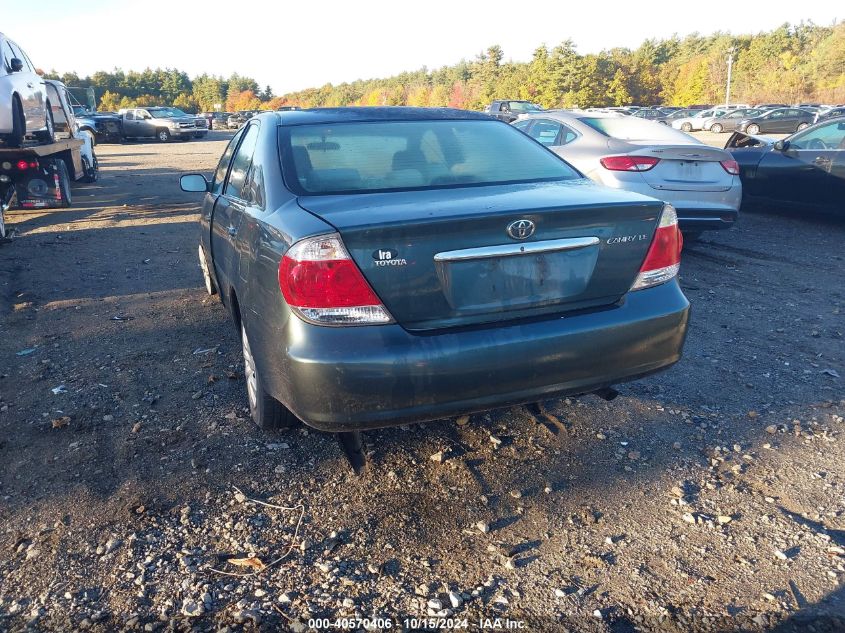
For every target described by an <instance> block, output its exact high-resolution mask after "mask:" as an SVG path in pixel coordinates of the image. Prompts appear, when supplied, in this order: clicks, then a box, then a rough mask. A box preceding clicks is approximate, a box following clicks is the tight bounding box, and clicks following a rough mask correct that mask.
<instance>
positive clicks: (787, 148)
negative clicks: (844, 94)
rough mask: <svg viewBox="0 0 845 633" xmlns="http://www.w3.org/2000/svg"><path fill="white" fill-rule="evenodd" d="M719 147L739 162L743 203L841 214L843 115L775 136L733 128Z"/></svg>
mask: <svg viewBox="0 0 845 633" xmlns="http://www.w3.org/2000/svg"><path fill="white" fill-rule="evenodd" d="M725 149H727V150H728V151H729V152H731V154H732V155H733V157H734V158H735V159H736V161H737V163H738V164H739V168H740V178H741V179H742V182H743V185H744V187H743V193H744V197H745V199H746V200H747V201H748V202H751V203H758V202H762V203H764V204H765V206H781V207H783V206H786V207H792V208H796V209H800V210H801V211H804V210H816V211H823V212H827V213H832V214H835V215H838V216H839V217H845V205H844V204H843V200H845V117H838V118H831V119H826V120H824V121H822V122H820V123H816V124H815V125H813V126H812V127H808V128H806V129H803V130H801V131H800V132H796V133H795V134H793V135H791V136H788V137H786V138H785V139H782V140H779V141H776V140H775V139H772V138H766V137H760V136H751V135H749V134H745V133H742V132H735V133H734V134H733V135H732V136H731V138H730V139H728V142H727V144H726V145H725Z"/></svg>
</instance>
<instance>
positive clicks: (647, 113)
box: [631, 108, 667, 121]
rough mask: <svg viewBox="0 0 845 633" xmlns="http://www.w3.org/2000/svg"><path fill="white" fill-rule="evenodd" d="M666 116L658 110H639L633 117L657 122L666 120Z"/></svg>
mask: <svg viewBox="0 0 845 633" xmlns="http://www.w3.org/2000/svg"><path fill="white" fill-rule="evenodd" d="M666 115H667V113H666V112H664V111H663V110H659V109H657V108H655V109H651V108H643V109H642V110H637V111H636V112H634V113H633V114H632V115H631V116H635V117H637V118H638V119H645V120H647V121H656V120H658V119H665V118H666Z"/></svg>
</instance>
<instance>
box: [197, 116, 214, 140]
mask: <svg viewBox="0 0 845 633" xmlns="http://www.w3.org/2000/svg"><path fill="white" fill-rule="evenodd" d="M196 127H197V129H196V131H195V132H194V138H204V137H205V136H207V135H208V130H210V129H211V128H210V127H209V120H208V118H207V117H205V116H203V115H201V114H198V115H197V116H196Z"/></svg>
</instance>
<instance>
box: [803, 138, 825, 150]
mask: <svg viewBox="0 0 845 633" xmlns="http://www.w3.org/2000/svg"><path fill="white" fill-rule="evenodd" d="M807 149H830V148H828V146H827V145H825V142H824V141H823V140H821V139H820V138H811V139H810V140H809V141H807Z"/></svg>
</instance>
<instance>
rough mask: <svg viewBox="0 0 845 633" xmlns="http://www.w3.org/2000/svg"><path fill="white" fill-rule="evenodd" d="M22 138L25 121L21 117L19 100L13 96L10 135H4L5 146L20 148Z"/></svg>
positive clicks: (21, 109) (21, 111) (24, 134)
mask: <svg viewBox="0 0 845 633" xmlns="http://www.w3.org/2000/svg"><path fill="white" fill-rule="evenodd" d="M24 136H26V119H25V118H24V116H23V106H22V105H21V100H20V99H19V98H18V97H17V95H15V96H14V97H12V133H11V134H7V135H6V138H5V141H6V145H7V146H8V147H21V146H23V139H24Z"/></svg>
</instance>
